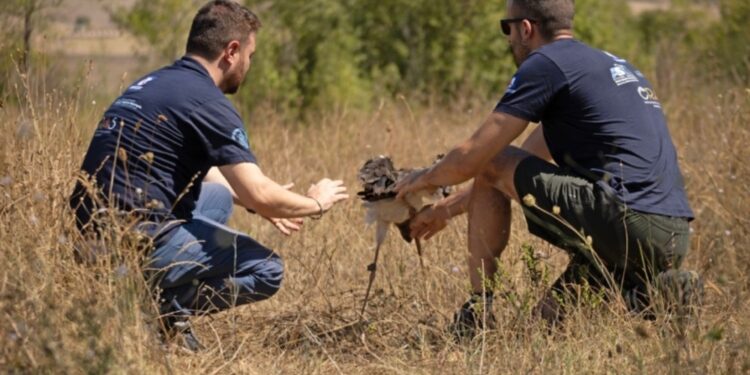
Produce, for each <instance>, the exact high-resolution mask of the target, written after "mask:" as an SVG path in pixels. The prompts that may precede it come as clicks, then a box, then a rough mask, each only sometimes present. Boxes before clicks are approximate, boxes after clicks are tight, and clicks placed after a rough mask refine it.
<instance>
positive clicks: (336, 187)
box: [307, 178, 349, 211]
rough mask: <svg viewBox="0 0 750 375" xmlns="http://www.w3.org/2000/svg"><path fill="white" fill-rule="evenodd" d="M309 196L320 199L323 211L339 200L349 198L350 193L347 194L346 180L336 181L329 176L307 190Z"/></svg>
mask: <svg viewBox="0 0 750 375" xmlns="http://www.w3.org/2000/svg"><path fill="white" fill-rule="evenodd" d="M307 196H308V197H310V198H313V199H315V200H316V201H318V203H320V206H321V208H322V209H323V211H328V210H330V209H331V207H333V205H334V204H336V203H337V202H340V201H342V200H344V199H347V198H349V195H348V194H346V186H344V181H341V180H335V181H334V180H331V179H328V178H324V179H322V180H320V181H318V182H317V183H316V184H313V185H311V186H310V189H308V190H307Z"/></svg>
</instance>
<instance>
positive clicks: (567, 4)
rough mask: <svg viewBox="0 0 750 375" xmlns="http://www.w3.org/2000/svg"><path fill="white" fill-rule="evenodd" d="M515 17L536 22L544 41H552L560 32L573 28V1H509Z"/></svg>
mask: <svg viewBox="0 0 750 375" xmlns="http://www.w3.org/2000/svg"><path fill="white" fill-rule="evenodd" d="M511 1H513V7H514V8H515V9H516V10H517V11H518V13H519V14H517V15H516V16H517V17H525V18H529V19H533V20H536V21H537V23H538V25H539V30H540V33H541V34H542V37H544V38H545V39H552V38H553V37H554V36H555V33H556V32H557V31H560V30H570V29H572V28H573V17H574V16H575V0H511Z"/></svg>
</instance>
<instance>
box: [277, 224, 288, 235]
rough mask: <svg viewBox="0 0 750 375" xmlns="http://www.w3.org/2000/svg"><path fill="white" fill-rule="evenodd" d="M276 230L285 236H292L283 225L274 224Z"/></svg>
mask: <svg viewBox="0 0 750 375" xmlns="http://www.w3.org/2000/svg"><path fill="white" fill-rule="evenodd" d="M276 228H277V229H278V230H279V232H281V233H283V234H284V235H285V236H289V235H291V234H292V233H291V232H289V230H288V229H286V227H285V226H284V224H282V223H281V222H277V223H276Z"/></svg>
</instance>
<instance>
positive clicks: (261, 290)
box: [236, 254, 284, 302]
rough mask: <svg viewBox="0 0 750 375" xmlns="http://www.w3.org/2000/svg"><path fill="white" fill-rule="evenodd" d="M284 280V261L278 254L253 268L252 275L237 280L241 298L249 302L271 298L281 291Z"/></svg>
mask: <svg viewBox="0 0 750 375" xmlns="http://www.w3.org/2000/svg"><path fill="white" fill-rule="evenodd" d="M283 280H284V261H283V260H282V259H281V257H279V256H278V255H276V254H273V255H271V256H270V257H269V258H268V259H265V260H263V261H262V262H260V263H258V264H257V265H255V267H253V272H252V274H250V275H246V276H244V277H241V278H238V279H237V280H236V282H237V284H239V285H238V287H239V289H240V290H239V294H240V298H242V299H246V300H248V302H251V301H252V302H256V301H261V300H264V299H267V298H270V297H271V296H273V295H274V294H276V293H277V292H278V291H279V289H281V283H282V281H283Z"/></svg>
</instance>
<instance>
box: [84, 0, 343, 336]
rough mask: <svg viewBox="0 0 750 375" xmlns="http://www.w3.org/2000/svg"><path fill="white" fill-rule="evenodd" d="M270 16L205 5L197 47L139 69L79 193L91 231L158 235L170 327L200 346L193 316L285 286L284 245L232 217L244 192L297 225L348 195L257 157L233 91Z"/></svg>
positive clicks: (103, 128)
mask: <svg viewBox="0 0 750 375" xmlns="http://www.w3.org/2000/svg"><path fill="white" fill-rule="evenodd" d="M259 27H260V21H259V20H258V18H257V17H256V16H255V14H253V13H252V12H250V11H249V10H248V9H246V8H245V7H243V6H241V5H239V4H237V3H235V2H233V1H228V0H215V1H212V2H210V3H208V4H206V5H205V6H204V7H203V8H201V9H200V11H199V12H198V14H197V15H196V16H195V19H194V20H193V23H192V27H191V30H190V35H189V37H188V41H187V48H186V50H187V53H186V55H185V56H184V57H183V58H181V59H180V60H178V61H176V62H175V63H174V64H172V65H171V66H167V67H164V68H162V69H160V70H157V71H155V72H152V73H150V74H148V75H146V76H144V77H142V78H140V79H138V80H137V81H136V82H134V83H133V84H132V85H131V86H130V87H128V88H127V90H126V91H125V92H124V93H123V94H122V95H121V96H120V97H119V98H117V99H116V100H115V101H114V103H113V104H112V105H111V106H110V108H109V109H108V110H107V111H106V112H105V113H104V116H103V118H102V120H101V121H100V122H99V124H98V126H97V128H96V131H95V133H94V137H93V140H92V141H91V144H90V146H89V149H88V152H87V153H86V156H85V158H84V161H83V166H82V168H81V169H82V176H81V178H80V179H79V182H78V183H77V185H76V187H75V189H74V192H73V195H72V196H71V199H70V204H71V207H72V208H73V209H74V210H75V213H76V218H77V224H78V227H79V229H80V230H81V231H82V233H83V234H84V235H85V236H86V237H87V238H89V239H90V240H92V241H105V243H107V241H108V240H109V242H108V243H111V242H112V240H114V238H111V237H112V234H113V233H116V232H117V231H115V230H113V229H114V228H118V227H132V228H134V231H135V232H136V233H137V234H139V235H140V236H141V238H146V239H148V242H149V245H150V246H148V248H149V249H150V250H149V254H148V261H149V262H148V265H147V267H148V269H149V270H150V271H149V272H148V274H149V276H150V277H151V278H152V280H153V281H154V285H155V287H156V290H158V295H159V302H160V306H161V313H162V314H163V315H162V321H163V322H164V324H165V327H164V328H166V330H165V331H166V332H165V333H168V334H176V333H180V335H175V336H178V337H182V338H184V339H185V342H184V343H185V344H186V345H187V346H188V347H189V348H190V349H194V350H195V349H198V348H200V344H199V343H198V342H197V340H195V336H194V335H193V334H192V331H190V330H189V325H188V324H187V317H188V316H190V315H193V314H196V313H211V312H216V311H220V310H224V309H227V308H230V307H233V306H237V305H241V304H245V303H249V302H253V301H259V300H262V299H265V298H268V297H270V296H271V295H273V294H274V293H276V291H277V290H278V289H279V287H280V286H281V280H282V276H283V264H282V262H281V259H280V258H279V256H278V255H277V254H275V253H274V252H272V251H271V250H269V249H267V248H266V247H264V246H263V245H261V244H259V243H257V242H256V241H255V240H253V239H252V238H251V237H249V236H248V235H246V234H243V233H239V232H236V231H234V230H232V229H230V228H228V227H226V226H225V225H224V224H225V223H226V222H227V220H228V219H229V216H230V214H231V212H232V204H233V202H234V203H237V204H239V205H241V206H243V207H245V208H247V209H248V210H251V211H253V212H256V213H258V214H259V215H262V216H263V217H265V218H267V219H268V220H269V221H270V222H271V223H273V224H274V225H275V226H276V227H277V228H278V229H279V230H280V231H282V232H283V233H284V234H287V235H288V234H291V232H294V231H297V230H299V229H300V225H302V221H301V219H300V218H302V217H305V216H313V217H320V216H321V215H322V214H323V213H324V212H325V211H327V210H328V209H330V208H331V207H332V206H333V205H334V204H335V203H336V202H338V201H340V200H342V199H345V198H346V197H347V195H346V188H345V187H344V186H343V183H342V182H341V181H331V180H329V179H327V178H326V179H322V180H321V181H319V182H318V183H317V184H315V185H313V186H312V187H311V188H310V189H309V191H308V192H307V195H306V196H303V195H299V194H295V193H293V192H291V191H289V190H288V189H287V187H285V186H280V185H279V184H277V183H276V182H274V181H273V180H271V179H269V178H268V177H266V176H265V175H264V174H263V172H262V171H261V170H260V168H259V167H258V164H257V160H256V157H255V155H254V154H253V152H252V150H251V149H250V144H249V140H248V135H247V133H246V131H245V127H244V124H243V122H242V119H241V118H240V116H239V114H238V113H237V110H236V109H235V108H234V106H233V105H232V103H231V102H230V101H229V100H228V99H227V98H226V97H225V96H224V95H225V94H233V93H235V92H236V91H237V89H238V88H239V86H240V84H241V83H242V81H243V80H244V78H245V75H246V73H247V71H248V69H249V68H250V63H251V61H252V57H253V54H254V53H255V35H256V32H257V30H258V29H259ZM82 255H84V256H85V255H86V254H82Z"/></svg>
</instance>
